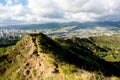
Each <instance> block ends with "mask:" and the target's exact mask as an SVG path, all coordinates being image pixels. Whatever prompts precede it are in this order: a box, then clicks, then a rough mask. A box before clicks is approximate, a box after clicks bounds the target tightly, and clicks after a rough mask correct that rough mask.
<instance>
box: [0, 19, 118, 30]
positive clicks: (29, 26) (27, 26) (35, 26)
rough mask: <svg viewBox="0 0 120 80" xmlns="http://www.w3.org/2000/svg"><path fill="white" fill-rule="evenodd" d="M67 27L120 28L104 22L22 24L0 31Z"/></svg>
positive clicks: (116, 23) (8, 26)
mask: <svg viewBox="0 0 120 80" xmlns="http://www.w3.org/2000/svg"><path fill="white" fill-rule="evenodd" d="M67 26H76V27H77V28H80V29H81V28H87V27H96V26H102V27H109V26H110V27H111V26H112V27H117V28H120V21H104V22H84V23H80V22H51V23H43V24H24V25H6V26H0V29H21V30H30V29H56V28H60V27H67Z"/></svg>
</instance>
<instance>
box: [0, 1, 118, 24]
mask: <svg viewBox="0 0 120 80" xmlns="http://www.w3.org/2000/svg"><path fill="white" fill-rule="evenodd" d="M119 4H120V0H74V1H73V0H27V5H22V4H21V3H20V0H6V5H3V4H0V21H1V22H2V20H4V21H5V20H7V21H10V20H11V21H12V20H13V21H15V20H17V21H25V22H45V21H46V22H47V21H48V22H49V21H96V20H120V18H119V14H120V9H119V7H120V5H119Z"/></svg>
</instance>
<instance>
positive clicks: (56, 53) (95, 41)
mask: <svg viewBox="0 0 120 80" xmlns="http://www.w3.org/2000/svg"><path fill="white" fill-rule="evenodd" d="M112 37H113V38H112ZM112 37H107V36H102V37H91V38H82V39H80V38H75V37H73V38H71V39H67V40H64V39H61V38H58V37H56V38H54V39H51V38H49V37H47V36H46V35H44V34H42V33H40V34H31V35H29V36H27V37H24V38H23V39H22V40H21V41H19V42H18V43H17V44H16V45H15V46H13V47H6V48H0V49H1V50H0V51H1V54H0V70H1V73H0V74H1V76H0V79H2V80H7V79H8V78H9V77H10V78H11V79H14V80H15V79H16V80H22V79H24V77H25V76H24V75H21V74H19V73H18V72H17V71H18V69H20V68H22V66H23V65H24V63H25V61H26V59H27V57H28V56H29V55H28V51H30V49H32V48H31V47H30V46H28V45H29V44H30V43H32V42H31V41H30V40H31V38H34V40H33V42H34V43H35V45H36V46H37V47H38V52H39V53H42V54H45V56H46V57H47V58H46V61H45V62H47V63H49V64H50V65H51V64H52V65H53V66H55V67H56V68H55V70H54V72H53V73H54V74H52V75H49V76H48V77H45V79H46V80H50V79H55V78H56V79H58V78H59V80H61V79H63V80H82V79H83V80H85V79H87V80H90V79H92V80H96V79H107V76H112V75H115V76H120V73H119V72H120V64H119V43H120V40H119V39H120V36H118V35H117V36H112ZM26 46H27V47H26ZM116 50H117V51H116ZM30 52H31V51H30ZM110 55H112V56H115V55H116V57H107V56H110ZM37 56H39V55H37ZM11 74H14V75H12V76H11ZM35 74H37V73H35ZM19 75H20V76H19ZM85 76H86V77H85Z"/></svg>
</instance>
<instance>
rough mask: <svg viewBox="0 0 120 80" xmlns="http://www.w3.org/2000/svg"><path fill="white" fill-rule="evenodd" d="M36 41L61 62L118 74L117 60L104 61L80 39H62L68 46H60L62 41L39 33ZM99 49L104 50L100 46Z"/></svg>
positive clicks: (43, 49)
mask: <svg viewBox="0 0 120 80" xmlns="http://www.w3.org/2000/svg"><path fill="white" fill-rule="evenodd" d="M32 36H33V35H32ZM37 42H38V43H39V47H40V48H41V49H42V51H43V53H46V54H49V52H52V53H53V54H54V55H55V56H56V59H59V60H60V61H61V62H67V63H70V64H74V65H76V66H77V67H79V68H83V69H85V70H88V71H99V72H102V73H103V74H104V75H105V76H112V75H115V76H120V73H119V72H120V63H119V62H115V63H112V62H106V61H105V60H103V59H100V58H99V57H97V56H95V55H93V52H92V50H91V49H89V48H88V47H87V46H84V45H86V44H84V42H82V41H81V40H80V39H78V40H66V41H65V40H64V41H63V42H64V43H66V44H68V45H69V46H62V45H61V43H62V41H53V40H52V39H50V38H49V37H47V36H46V35H44V34H42V33H41V34H39V37H37ZM85 43H86V41H85ZM89 43H90V44H92V45H90V47H91V46H92V47H93V48H96V47H97V46H95V44H93V43H91V42H89ZM87 45H88V44H87ZM97 48H99V47H97ZM100 50H103V51H106V50H104V49H102V48H100Z"/></svg>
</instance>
